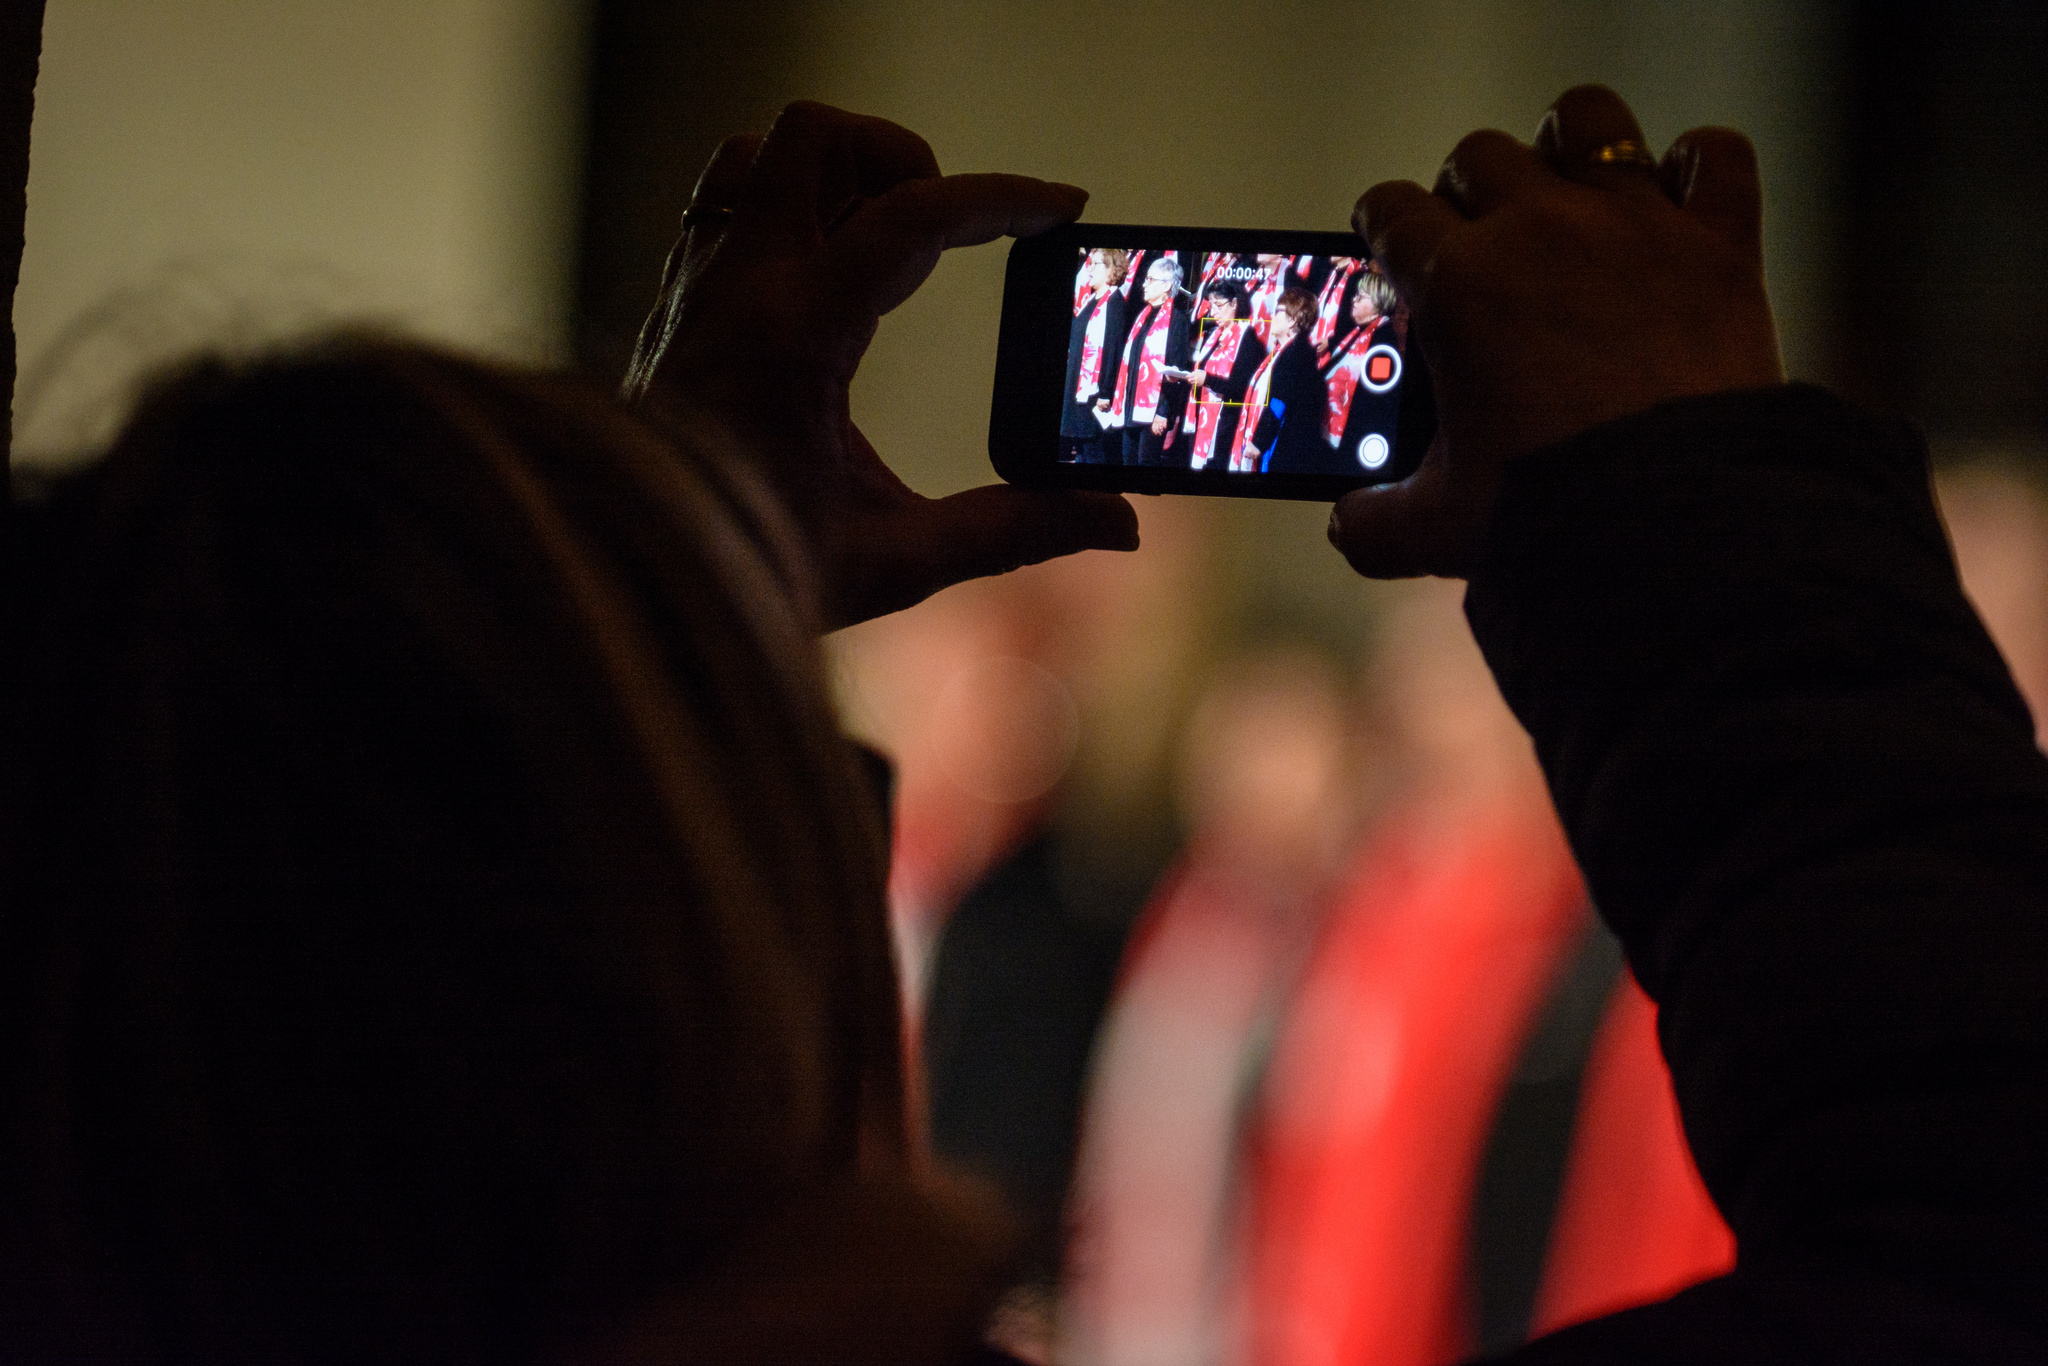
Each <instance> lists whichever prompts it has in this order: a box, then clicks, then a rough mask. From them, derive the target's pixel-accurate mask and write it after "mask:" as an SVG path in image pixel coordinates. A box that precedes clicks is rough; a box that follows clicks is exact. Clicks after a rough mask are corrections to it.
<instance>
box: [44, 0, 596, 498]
mask: <svg viewBox="0 0 2048 1366" xmlns="http://www.w3.org/2000/svg"><path fill="white" fill-rule="evenodd" d="M583 9H584V6H583V4H582V0H49V9H48V16H47V20H46V25H45V31H44V47H43V66H42V76H41V80H40V83H39V85H38V88H37V92H36V121H35V130H34V144H33V150H32V163H31V173H30V179H29V196H28V249H27V254H26V256H25V258H24V261H23V264H22V277H21V288H20V293H19V295H18V296H17V298H16V301H15V323H16V327H17V329H18V331H19V337H20V347H21V360H22V375H21V380H22V383H21V387H20V388H19V389H18V391H17V397H18V399H19V400H21V401H22V402H21V403H20V404H19V405H18V407H19V408H20V409H21V410H20V411H18V414H17V422H18V423H19V424H20V428H19V430H20V435H19V437H18V445H17V453H18V456H19V457H20V458H22V459H25V460H28V461H35V460H37V459H38V458H39V457H40V458H41V459H43V460H45V461H47V460H48V459H50V458H51V457H52V456H53V455H54V454H57V453H60V452H62V451H63V450H64V449H66V448H69V447H73V446H75V445H76V444H77V443H78V442H79V441H80V440H83V439H90V438H91V436H92V435H93V434H94V429H95V427H96V425H97V422H98V420H100V419H103V418H104V415H105V413H106V411H107V407H108V404H107V401H106V397H107V394H108V391H109V390H110V389H114V388H116V387H118V382H119V381H120V380H122V379H123V378H124V377H125V376H126V375H128V374H129V373H131V372H132V371H133V370H134V369H135V368H136V366H137V365H139V364H142V363H144V362H146V361H148V360H151V359H154V358H156V357H158V356H160V355H162V354H165V353H168V352H176V351H179V350H184V349H187V348H189V347H190V346H192V345H194V344H196V343H200V342H205V341H209V340H225V341H229V342H234V341H239V340H247V339H250V338H252V337H261V336H263V335H268V334H271V333H275V332H280V331H290V330H293V329H295V328H297V327H299V326H302V325H304V324H307V323H317V322H318V321H321V320H323V319H331V318H335V317H357V316H363V315H372V316H376V317H380V318H385V319H389V320H391V321H393V322H394V323H397V324H399V325H402V326H406V327H409V328H412V329H414V330H417V331H418V332H421V333H423V334H425V335H428V336H431V337H436V338H440V339H443V340H446V341H451V342H455V343H459V344H462V345H466V346H474V347H483V348H486V349H491V350H496V351H503V352H507V353H510V354H514V355H519V356H526V357H533V358H542V357H548V356H553V355H558V354H560V353H561V350H562V346H563V334H564V326H565V323H566V320H567V317H568V312H569V305H570V290H571V288H572V286H573V282H574V253H573V241H574V229H575V211H576V202H575V183H576V181H575V173H576V167H577V159H578V158H579V157H580V155H581V129H580V125H579V119H580V109H581V95H580V90H579V88H578V86H579V83H580V80H581V72H582V31H583V29H582V26H583V20H582V15H583ZM95 308H101V309H102V314H103V315H102V316H99V317H97V318H95V319H93V320H92V321H90V322H88V323H86V324H84V325H82V326H74V325H77V324H79V320H80V319H81V317H82V315H85V314H87V313H88V311H90V310H94V309H95ZM67 327H73V328H74V332H73V335H72V336H71V338H70V340H69V344H67V345H65V346H63V347H61V348H59V349H60V350H61V351H62V353H63V354H62V356H61V357H58V356H55V355H53V347H57V344H58V343H59V340H60V337H62V336H64V334H65V329H66V328H67ZM53 362H54V368H53Z"/></svg>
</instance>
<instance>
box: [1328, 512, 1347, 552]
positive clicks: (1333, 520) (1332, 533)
mask: <svg viewBox="0 0 2048 1366" xmlns="http://www.w3.org/2000/svg"><path fill="white" fill-rule="evenodd" d="M1343 506H1344V505H1343V504H1342V503H1337V504H1334V505H1332V506H1331V508H1330V528H1329V533H1328V534H1329V537H1330V544H1331V545H1335V544H1337V538H1338V537H1339V536H1342V535H1343V534H1344V519H1343V517H1342V516H1341V515H1340V510H1341V509H1342V508H1343Z"/></svg>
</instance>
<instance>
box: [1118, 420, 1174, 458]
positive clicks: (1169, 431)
mask: <svg viewBox="0 0 2048 1366" xmlns="http://www.w3.org/2000/svg"><path fill="white" fill-rule="evenodd" d="M1117 430H1118V432H1119V433H1120V434H1121V435H1122V438H1123V461H1122V463H1124V464H1126V465H1180V464H1184V463H1186V462H1185V461H1184V460H1182V459H1181V458H1180V457H1182V456H1184V455H1185V454H1186V453H1187V449H1188V434H1187V433H1186V432H1184V431H1182V430H1181V429H1180V427H1179V426H1178V425H1176V424H1174V423H1168V424H1167V427H1166V430H1165V431H1164V432H1159V433H1156V434H1155V433H1154V432H1153V430H1152V424H1151V423H1149V422H1141V423H1139V424H1138V425H1137V426H1135V427H1120V428H1118V429H1117ZM1169 441H1171V442H1172V443H1173V445H1172V447H1171V448H1169V447H1168V446H1167V444H1166V443H1167V442H1169Z"/></svg>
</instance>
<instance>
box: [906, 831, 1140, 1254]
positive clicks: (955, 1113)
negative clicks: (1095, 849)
mask: <svg viewBox="0 0 2048 1366" xmlns="http://www.w3.org/2000/svg"><path fill="white" fill-rule="evenodd" d="M1081 871H1082V870H1080V869H1078V868H1076V867H1075V866H1073V861H1072V860H1071V859H1067V858H1063V857H1062V855H1061V851H1060V849H1059V847H1058V844H1057V842H1056V841H1055V840H1054V839H1053V837H1051V836H1049V835H1040V836H1038V837H1036V838H1034V839H1032V840H1031V841H1030V842H1028V843H1026V844H1025V845H1024V846H1023V847H1022V848H1020V849H1018V850H1017V852H1016V853H1014V854H1013V855H1011V856H1010V857H1009V858H1008V859H1006V860H1004V861H1003V862H1002V863H1001V864H998V865H997V866H996V867H995V868H993V869H991V870H990V871H989V873H988V875H987V876H986V877H984V878H983V879H982V880H981V882H980V883H979V884H977V885H976V886H975V887H974V889H973V890H972V891H970V892H968V893H967V895H966V896H965V897H964V898H962V899H961V902H960V905H959V906H958V907H957V908H956V909H955V910H954V911H953V913H952V914H951V915H950V916H948V917H947V918H946V925H945V929H944V930H943V931H942V932H941V934H940V936H939V942H938V944H937V945H936V946H935V948H934V950H933V954H932V977H931V990H930V995H929V999H928V1000H927V1001H926V1004H925V1017H924V1031H923V1045H924V1062H925V1075H926V1087H927V1093H928V1106H927V1108H928V1110H929V1113H930V1132H931V1145H932V1151H933V1153H935V1154H936V1155H938V1156H939V1157H942V1158H945V1159H946V1160H948V1161H950V1162H954V1163H957V1164H959V1165H961V1166H965V1167H968V1168H971V1169H973V1170H975V1171H977V1172H980V1173H981V1174H982V1175H984V1176H986V1177H988V1178H989V1179H991V1180H993V1181H994V1182H995V1183H996V1184H997V1185H998V1186H1000V1187H1001V1189H1002V1191H1003V1193H1004V1195H1005V1196H1007V1197H1008V1199H1009V1201H1010V1206H1011V1209H1012V1210H1013V1212H1014V1213H1016V1215H1017V1216H1018V1217H1019V1218H1021V1219H1022V1220H1023V1221H1024V1224H1025V1246H1024V1248H1023V1250H1022V1252H1021V1254H1020V1257H1021V1262H1022V1265H1021V1267H1020V1270H1021V1272H1022V1274H1023V1275H1024V1276H1025V1277H1026V1278H1027V1279H1030V1280H1034V1281H1040V1282H1043V1283H1045V1284H1053V1283H1055V1282H1056V1281H1057V1279H1058V1272H1059V1263H1060V1254H1061V1247H1062V1241H1063V1240H1062V1234H1063V1232H1064V1223H1063V1220H1062V1214H1063V1212H1064V1211H1065V1209H1066V1206H1067V1196H1068V1187H1069V1185H1070V1184H1071V1182H1072V1180H1073V1174H1074V1158H1075V1150H1076V1147H1077V1145H1078V1144H1079V1141H1080V1133H1081V1106H1082V1102H1083V1100H1084V1099H1085V1097H1086V1092H1087V1088H1088V1060H1089V1058H1090V1057H1091V1056H1092V1054H1093V1051H1094V1046H1095V1033H1096V1029H1097V1027H1098V1026H1099V1025H1100V1023H1101V1021H1102V1017H1103V1014H1104V1012H1105V1011H1106V1010H1107V1009H1108V1006H1109V997H1110V991H1111V988H1112V987H1113V986H1114V984H1115V981H1116V972H1117V965H1118V964H1119V963H1120V962H1121V961H1122V958H1123V950H1124V941H1125V939H1126V938H1128V936H1129V934H1130V927H1131V924H1132V922H1133V921H1135V920H1136V919H1137V917H1138V913H1139V912H1140V911H1141V910H1142V909H1143V908H1144V904H1145V898H1146V894H1147V892H1148V891H1149V890H1150V887H1151V883H1152V880H1153V879H1152V877H1151V876H1150V874H1152V873H1153V872H1155V871H1156V870H1155V869H1153V868H1152V867H1151V866H1150V865H1149V864H1148V865H1144V868H1143V871H1144V873H1145V874H1146V876H1141V877H1138V878H1136V879H1133V880H1131V881H1130V882H1128V883H1120V882H1118V881H1116V880H1113V879H1109V878H1105V877H1104V876H1102V875H1101V874H1100V873H1099V872H1095V873H1094V874H1093V875H1092V876H1086V875H1084V876H1082V877H1077V876H1076V874H1077V873H1078V872H1081Z"/></svg>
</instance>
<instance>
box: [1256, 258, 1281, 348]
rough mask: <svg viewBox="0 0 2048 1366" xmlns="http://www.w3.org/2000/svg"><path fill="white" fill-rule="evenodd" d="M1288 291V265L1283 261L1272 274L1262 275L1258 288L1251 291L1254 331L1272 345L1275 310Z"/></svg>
mask: <svg viewBox="0 0 2048 1366" xmlns="http://www.w3.org/2000/svg"><path fill="white" fill-rule="evenodd" d="M1286 292H1287V265H1286V263H1285V262H1282V263H1281V264H1280V265H1278V266H1275V267H1274V268H1273V273H1272V274H1271V275H1261V276H1260V277H1259V283H1258V286H1257V288H1255V289H1253V290H1252V292H1251V308H1250V310H1249V311H1250V313H1251V321H1252V331H1254V332H1256V333H1258V334H1259V340H1260V341H1262V342H1265V343H1266V344H1267V345H1271V344H1272V341H1273V310H1274V309H1276V308H1278V307H1279V306H1280V296H1281V295H1282V294H1285V293H1286Z"/></svg>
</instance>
